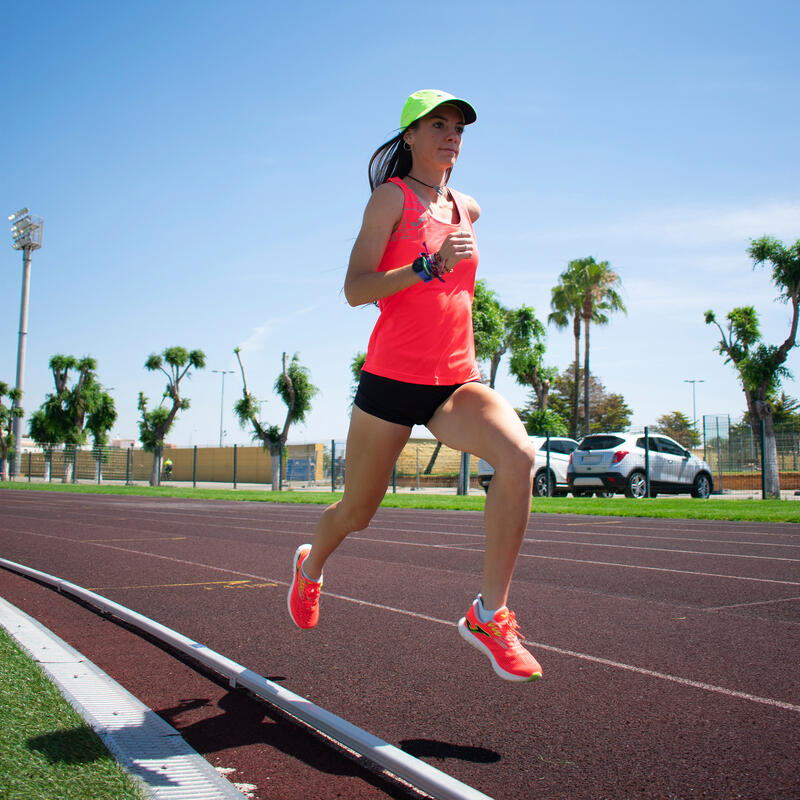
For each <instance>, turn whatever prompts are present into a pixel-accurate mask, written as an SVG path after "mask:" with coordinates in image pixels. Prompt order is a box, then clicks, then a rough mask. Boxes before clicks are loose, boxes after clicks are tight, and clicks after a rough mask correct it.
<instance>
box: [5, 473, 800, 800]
mask: <svg viewBox="0 0 800 800" xmlns="http://www.w3.org/2000/svg"><path fill="white" fill-rule="evenodd" d="M0 489H24V490H30V491H45V492H77V493H80V494H116V495H143V496H147V497H185V498H195V499H199V500H240V501H241V500H249V501H255V502H264V503H317V504H323V505H329V504H330V503H333V502H335V501H336V500H338V499H339V498H340V497H341V494H340V493H334V492H272V491H266V490H264V491H261V490H253V489H236V490H234V489H192V488H191V487H178V486H159V487H152V486H120V485H109V484H105V485H99V486H98V485H97V484H91V483H87V484H69V483H67V484H63V483H27V482H23V481H19V482H10V483H9V482H7V483H2V482H0ZM485 502H486V499H485V497H484V496H483V495H480V496H478V495H470V496H468V497H459V496H457V495H453V494H427V493H419V494H417V493H415V492H402V493H398V494H392V492H391V491H389V492H388V493H387V495H386V497H385V498H384V500H383V503H382V505H383V506H384V507H386V508H427V509H446V510H462V511H482V510H483V507H484V505H485ZM532 508H533V510H534V512H537V513H546V514H589V515H601V516H612V517H660V518H670V519H720V520H748V521H751V522H796V523H800V501H793V500H733V499H725V500H723V499H717V498H712V499H710V500H695V499H693V498H689V497H659V498H656V499H654V500H631V499H628V498H626V497H621V496H617V497H612V498H607V499H606V498H600V497H542V498H535V499H534V500H533V504H532ZM0 800H2V798H0Z"/></svg>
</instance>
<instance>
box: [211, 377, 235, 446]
mask: <svg viewBox="0 0 800 800" xmlns="http://www.w3.org/2000/svg"><path fill="white" fill-rule="evenodd" d="M211 371H212V372H218V373H219V374H220V375H222V391H221V393H220V396H219V446H220V447H222V410H223V409H224V408H225V376H226V375H230V374H231V373H232V372H233V370H232V369H212V370H211Z"/></svg>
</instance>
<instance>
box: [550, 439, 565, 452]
mask: <svg viewBox="0 0 800 800" xmlns="http://www.w3.org/2000/svg"><path fill="white" fill-rule="evenodd" d="M550 452H551V453H563V452H565V451H564V442H559V441H555V442H553V441H551V442H550Z"/></svg>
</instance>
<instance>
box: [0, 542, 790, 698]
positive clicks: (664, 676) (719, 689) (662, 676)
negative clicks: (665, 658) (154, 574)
mask: <svg viewBox="0 0 800 800" xmlns="http://www.w3.org/2000/svg"><path fill="white" fill-rule="evenodd" d="M33 535H35V536H48V538H59V537H49V535H48V534H33ZM377 541H383V540H377ZM94 546H95V547H107V548H109V549H110V550H120V551H122V552H124V553H133V554H135V555H141V556H147V557H150V558H157V559H160V560H163V561H171V562H174V563H176V564H186V565H188V566H193V567H205V568H206V569H210V570H214V571H216V572H225V573H229V574H231V575H242V576H244V577H246V578H254V579H256V580H259V581H271V582H273V583H277V584H279V585H282V586H288V585H289V582H288V581H284V580H279V579H277V578H268V577H265V576H263V575H254V574H252V573H250V572H242V571H241V570H235V569H228V568H226V567H217V566H214V565H213V564H203V563H200V562H197V561H189V560H187V559H183V558H175V557H174V556H163V555H159V554H157V553H147V552H145V551H142V550H132V549H130V548H126V547H115V546H113V545H97V544H95V545H94ZM468 552H475V551H471V550H470V551H468ZM564 560H571V559H564ZM2 562H3V559H0V564H2ZM588 563H591V564H594V563H602V562H588ZM613 566H628V565H625V564H619V565H613ZM645 569H647V568H645ZM662 571H666V572H676V571H678V570H662ZM688 574H691V575H702V574H703V573H688ZM714 577H722V578H732V579H734V580H761V579H759V578H752V579H750V578H737V576H729V575H720V576H714ZM773 582H776V583H781V581H773ZM795 585H798V584H795ZM325 597H331V598H335V599H337V600H343V601H345V602H348V603H355V604H356V605H361V606H367V607H369V608H376V609H380V610H382V611H390V612H392V613H396V614H403V615H404V616H408V617H413V618H415V619H422V620H426V621H428V622H434V623H437V624H440V625H447V626H450V627H455V625H456V623H454V622H452V621H451V620H444V619H439V618H437V617H431V616H428V615H426V614H420V613H418V612H416V611H408V610H406V609H402V608H395V607H394V606H387V605H383V604H381V603H374V602H372V601H369V600H361V599H359V598H356V597H348V596H347V595H341V594H334V593H332V592H328V591H326V592H325ZM529 644H531V645H532V646H535V647H539V648H541V649H543V650H550V651H551V652H554V653H559V654H560V655H567V656H571V657H573V658H580V659H582V660H584V661H592V662H595V663H598V664H604V665H606V666H611V667H616V668H618V669H623V670H627V671H629V672H636V673H639V674H641V675H647V676H648V677H651V678H657V679H659V680H665V681H670V682H672V683H677V684H681V685H684V686H691V687H693V688H695V689H702V690H703V691H707V692H714V693H718V694H723V695H727V696H729V697H737V698H738V699H741V700H749V701H751V702H755V703H760V704H762V705H767V706H772V707H775V708H785V709H788V710H790V711H795V712H800V706H797V705H794V704H792V703H785V702H784V701H782V700H774V699H772V698H768V697H759V696H757V695H752V694H748V693H746V692H738V691H736V690H734V689H727V688H725V687H724V686H716V685H714V684H711V683H703V682H700V681H693V680H691V679H689V678H682V677H680V676H677V675H670V674H668V673H662V672H656V671H654V670H649V669H645V668H642V667H637V666H634V665H632V664H625V663H623V662H619V661H610V660H609V659H606V658H602V657H600V656H593V655H590V654H588V653H580V652H578V651H575V650H564V649H562V648H559V647H555V646H553V645H548V644H544V643H542V642H529Z"/></svg>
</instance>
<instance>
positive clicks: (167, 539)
mask: <svg viewBox="0 0 800 800" xmlns="http://www.w3.org/2000/svg"><path fill="white" fill-rule="evenodd" d="M185 538H186V537H185V536H160V537H158V538H155V539H149V538H148V539H142V538H139V539H81V541H82V542H177V541H180V540H181V539H185Z"/></svg>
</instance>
